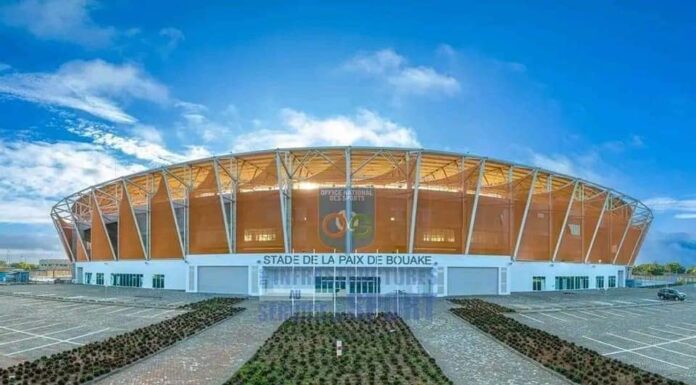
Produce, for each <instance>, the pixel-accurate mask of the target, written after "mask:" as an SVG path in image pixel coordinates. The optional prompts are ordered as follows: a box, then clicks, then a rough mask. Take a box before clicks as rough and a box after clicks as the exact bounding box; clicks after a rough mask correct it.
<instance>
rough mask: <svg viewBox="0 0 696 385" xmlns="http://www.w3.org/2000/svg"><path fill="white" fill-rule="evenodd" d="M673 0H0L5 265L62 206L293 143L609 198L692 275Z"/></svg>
mask: <svg viewBox="0 0 696 385" xmlns="http://www.w3.org/2000/svg"><path fill="white" fill-rule="evenodd" d="M685 7H691V5H690V4H687V3H684V2H676V1H666V2H659V3H658V2H641V1H630V2H629V1H613V2H608V1H591V2H557V1H539V2H534V3H530V2H523V1H517V2H513V1H510V2H508V1H498V2H451V3H447V2H441V3H437V4H430V5H424V4H423V5H418V4H404V3H403V2H379V3H378V2H364V3H358V2H356V3H355V4H345V5H341V6H338V5H331V4H326V2H292V3H290V2H269V3H266V4H264V5H263V6H261V5H260V4H259V3H258V2H252V1H249V2H177V1H174V2H171V1H168V2H162V1H148V2H135V1H128V0H115V1H109V2H106V1H102V2H98V1H90V0H62V1H56V0H50V1H49V0H20V1H3V2H2V5H0V116H2V117H3V119H2V120H0V166H2V169H3V172H2V174H1V175H2V176H1V177H0V256H4V255H9V256H15V257H19V256H28V257H35V256H47V255H60V249H59V244H58V240H57V238H56V236H55V234H54V232H53V228H52V225H51V224H50V223H49V217H48V211H49V208H50V206H51V205H52V204H53V203H55V201H57V200H58V199H59V198H60V197H62V196H64V195H67V194H69V193H71V192H74V191H76V190H79V189H81V188H84V187H85V186H88V185H90V184H92V183H96V182H100V181H104V180H107V179H111V178H113V177H115V176H118V175H122V174H125V173H129V172H134V171H138V170H141V169H145V168H149V167H154V166H158V165H161V164H166V163H169V162H174V161H181V160H184V159H191V158H197V157H203V156H206V155H208V154H219V153H226V152H230V151H241V150H252V149H258V148H274V147H279V146H283V147H285V146H295V145H320V144H322V145H343V144H354V145H358V144H364V145H395V146H422V147H424V148H433V149H445V150H451V151H462V152H471V153H475V154H480V155H487V156H492V157H497V158H502V159H507V160H511V161H516V162H521V163H525V164H529V165H533V166H540V167H545V168H548V169H552V170H556V171H559V172H563V173H568V174H571V175H576V176H580V177H583V178H586V179H589V180H591V181H594V182H597V183H600V184H604V185H608V186H611V187H614V188H615V189H617V190H619V191H622V192H624V193H627V194H629V195H631V196H634V197H636V198H638V199H641V200H643V201H644V202H646V203H647V204H649V205H650V206H651V207H652V208H653V210H654V211H655V215H656V219H655V222H654V225H653V226H652V229H651V233H650V235H649V238H648V239H647V241H646V244H645V247H644V249H643V251H642V253H641V255H640V261H643V262H645V261H653V260H655V261H662V262H664V261H669V260H679V261H682V262H683V263H685V264H689V265H694V264H696V181H695V180H694V178H693V176H694V175H695V174H696V161H695V160H694V157H693V149H694V143H695V142H696V133H695V132H694V123H696V115H695V114H694V112H693V111H696V108H695V107H696V94H695V93H696V91H695V90H696V75H694V71H693V68H696V51H694V50H693V42H694V41H696V20H695V19H696V12H694V11H696V10H695V9H685Z"/></svg>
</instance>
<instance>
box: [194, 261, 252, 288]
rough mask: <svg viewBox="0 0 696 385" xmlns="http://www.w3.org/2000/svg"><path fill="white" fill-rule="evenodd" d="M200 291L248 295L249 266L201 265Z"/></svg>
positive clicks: (199, 271)
mask: <svg viewBox="0 0 696 385" xmlns="http://www.w3.org/2000/svg"><path fill="white" fill-rule="evenodd" d="M198 292H199V293H220V294H243V295H247V294H248V293H249V273H248V267H246V266H199V267H198Z"/></svg>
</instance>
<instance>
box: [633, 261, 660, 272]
mask: <svg viewBox="0 0 696 385" xmlns="http://www.w3.org/2000/svg"><path fill="white" fill-rule="evenodd" d="M664 273H665V268H664V267H663V266H662V265H660V264H657V263H644V264H642V265H638V266H636V267H634V268H633V274H635V275H662V274H664Z"/></svg>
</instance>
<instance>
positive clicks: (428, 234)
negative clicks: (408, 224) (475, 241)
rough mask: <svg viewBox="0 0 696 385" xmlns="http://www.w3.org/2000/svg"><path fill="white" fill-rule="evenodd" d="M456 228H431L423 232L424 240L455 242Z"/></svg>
mask: <svg viewBox="0 0 696 385" xmlns="http://www.w3.org/2000/svg"><path fill="white" fill-rule="evenodd" d="M454 239H455V238H454V230H452V229H430V230H427V231H425V232H424V233H423V242H438V243H443V242H447V243H454Z"/></svg>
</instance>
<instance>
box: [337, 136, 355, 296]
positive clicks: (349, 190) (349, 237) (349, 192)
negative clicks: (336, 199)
mask: <svg viewBox="0 0 696 385" xmlns="http://www.w3.org/2000/svg"><path fill="white" fill-rule="evenodd" d="M350 152H351V148H350V147H348V148H346V150H345V158H346V191H345V200H346V202H345V203H346V226H348V227H349V228H350V222H351V220H352V217H353V201H352V198H353V175H352V173H353V171H352V167H351V159H350ZM345 241H346V251H345V252H346V253H350V252H352V250H353V234H351V232H350V230H349V231H346V240H345ZM334 290H335V289H334Z"/></svg>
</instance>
